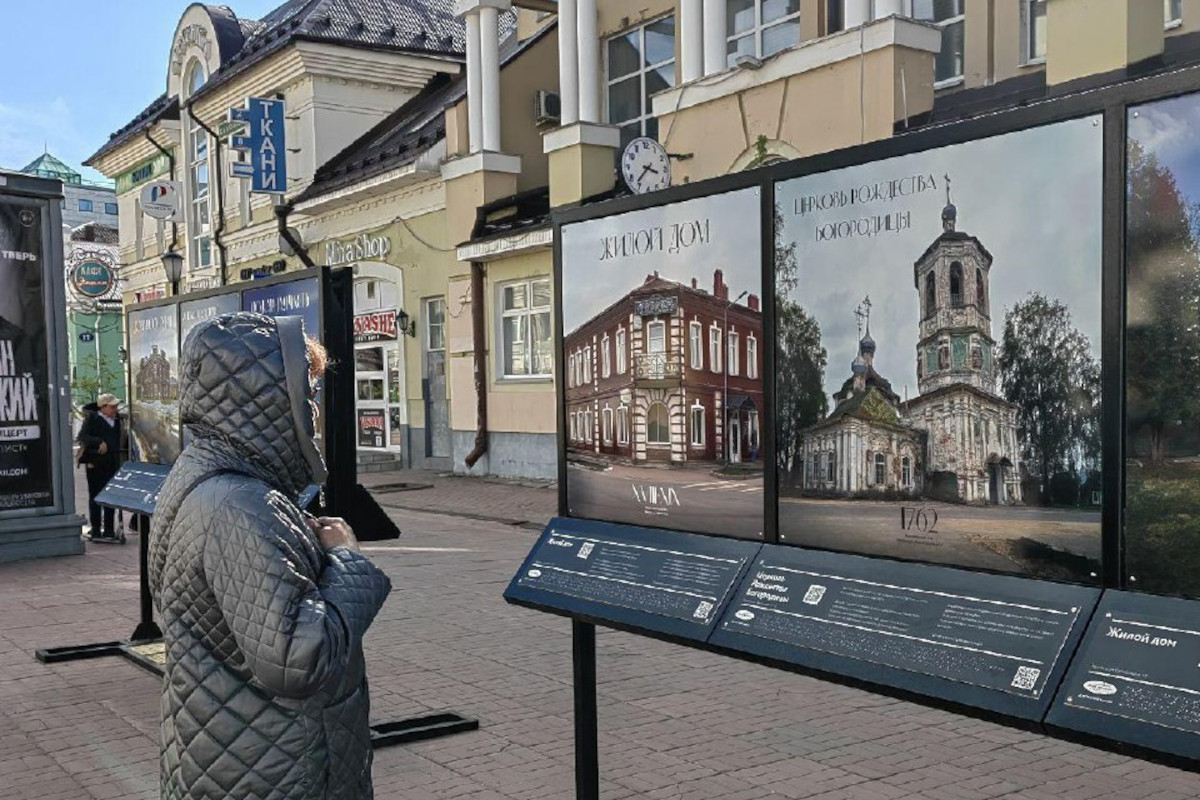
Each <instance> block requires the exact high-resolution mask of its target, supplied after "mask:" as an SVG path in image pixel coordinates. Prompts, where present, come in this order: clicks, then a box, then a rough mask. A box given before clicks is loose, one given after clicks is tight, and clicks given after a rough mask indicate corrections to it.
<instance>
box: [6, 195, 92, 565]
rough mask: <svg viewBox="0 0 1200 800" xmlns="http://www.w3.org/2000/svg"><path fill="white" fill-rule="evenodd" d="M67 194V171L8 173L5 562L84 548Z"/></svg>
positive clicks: (77, 551) (74, 551)
mask: <svg viewBox="0 0 1200 800" xmlns="http://www.w3.org/2000/svg"><path fill="white" fill-rule="evenodd" d="M61 197H62V188H61V184H59V182H58V181H49V180H44V179H40V178H33V177H27V176H19V175H12V174H8V173H0V562H3V561H16V560H20V559H25V558H37V557H44V556H53V555H66V554H74V553H82V552H83V541H82V539H81V538H80V533H81V531H82V525H83V520H82V519H81V518H80V517H78V516H76V514H75V493H74V484H73V482H72V473H71V467H72V459H71V435H70V428H69V421H68V407H69V403H70V385H69V378H68V371H69V368H68V365H67V342H66V300H65V296H64V286H63V252H62V238H61V234H60V233H59V231H60V230H61V229H62V220H61V217H60V209H59V200H60V198H61Z"/></svg>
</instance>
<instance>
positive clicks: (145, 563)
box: [129, 514, 162, 642]
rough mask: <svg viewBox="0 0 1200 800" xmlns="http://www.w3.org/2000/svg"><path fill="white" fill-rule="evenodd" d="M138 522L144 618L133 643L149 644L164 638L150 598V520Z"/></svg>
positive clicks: (139, 572)
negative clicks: (156, 620) (155, 618)
mask: <svg viewBox="0 0 1200 800" xmlns="http://www.w3.org/2000/svg"><path fill="white" fill-rule="evenodd" d="M136 518H137V520H138V583H139V584H140V586H139V593H140V595H141V605H142V609H141V610H142V618H141V621H140V622H138V625H137V627H136V628H134V629H133V635H132V636H130V637H129V641H131V642H149V641H153V640H155V639H161V638H162V630H161V629H160V628H159V627H158V623H156V622H155V621H154V598H153V597H151V596H150V518H149V517H147V516H145V515H141V514H139V515H137V517H136Z"/></svg>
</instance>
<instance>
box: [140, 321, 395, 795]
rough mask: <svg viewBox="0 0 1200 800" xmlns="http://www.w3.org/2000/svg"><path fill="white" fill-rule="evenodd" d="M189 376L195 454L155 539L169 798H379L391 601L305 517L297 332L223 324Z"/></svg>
mask: <svg viewBox="0 0 1200 800" xmlns="http://www.w3.org/2000/svg"><path fill="white" fill-rule="evenodd" d="M180 361H181V363H180V388H181V396H180V416H181V418H182V420H183V422H184V424H186V425H188V426H189V429H190V430H191V432H192V436H193V439H192V442H191V444H190V445H189V446H188V448H187V449H186V450H185V451H184V452H183V454H182V455H181V456H180V457H179V460H178V461H177V462H176V463H175V465H174V467H173V468H172V469H171V473H170V475H169V476H168V478H167V481H166V484H165V485H164V486H163V490H162V492H161V494H160V496H159V503H158V507H157V509H156V512H155V515H154V518H153V523H152V525H151V532H150V585H151V590H152V592H153V593H154V598H155V602H156V604H157V607H158V613H159V618H160V621H161V624H162V628H163V636H164V639H165V642H166V647H167V656H166V658H167V661H166V676H165V679H164V682H163V694H162V731H161V734H162V756H161V768H162V777H161V780H162V798H163V800H201V798H204V800H210V799H211V800H217V798H220V799H221V800H225V799H226V798H230V799H231V800H232V799H233V798H255V800H310V798H311V799H313V800H315V799H316V798H321V799H322V800H324V798H337V799H338V800H341V799H343V798H344V799H345V800H351V799H353V800H363V799H364V798H370V797H371V796H372V786H371V744H370V730H369V728H368V726H367V718H368V699H367V681H366V672H365V668H364V663H363V652H362V638H363V634H364V633H366V630H367V627H368V626H369V625H370V624H371V621H372V620H373V619H374V618H375V614H376V613H377V612H378V611H379V608H380V606H382V605H383V602H384V599H385V598H386V597H387V594H388V592H389V591H390V589H391V584H390V583H389V582H388V579H387V577H386V576H385V575H384V574H383V572H381V571H380V570H379V569H378V568H377V567H375V566H374V565H373V564H372V563H371V562H370V561H369V560H368V559H367V558H366V557H365V556H363V555H360V554H359V553H356V552H353V551H351V550H349V549H347V548H344V547H341V548H335V549H333V550H330V551H327V552H326V551H324V550H322V548H321V546H320V544H319V543H318V541H317V538H316V536H315V534H313V533H312V532H311V531H310V530H309V529H308V527H307V526H306V525H305V522H304V517H303V515H302V514H301V512H300V510H299V509H298V508H297V507H296V504H295V502H294V499H295V498H296V497H297V495H298V494H299V492H300V491H301V490H302V489H303V488H304V487H305V486H307V485H308V484H310V483H314V482H322V481H323V480H324V477H325V473H324V465H323V463H322V461H321V456H320V454H319V453H318V451H317V450H316V447H315V446H314V445H313V442H312V415H311V411H310V408H309V394H310V390H309V388H308V379H307V373H308V358H307V353H306V350H305V347H304V340H303V333H302V329H301V323H300V319H299V318H297V317H291V318H288V317H284V318H280V319H278V320H275V319H271V318H269V317H264V316H259V315H254V314H230V315H226V316H222V317H217V318H216V319H213V320H208V321H206V322H203V323H201V324H200V325H199V326H197V328H196V329H195V330H193V332H192V333H191V334H190V335H189V336H188V339H187V342H186V343H185V344H184V347H183V353H182V357H181V359H180Z"/></svg>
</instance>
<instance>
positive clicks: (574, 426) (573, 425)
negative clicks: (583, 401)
mask: <svg viewBox="0 0 1200 800" xmlns="http://www.w3.org/2000/svg"><path fill="white" fill-rule="evenodd" d="M570 429H571V441H573V442H575V441H579V422H578V420H576V419H575V412H574V411H572V412H571V414H570Z"/></svg>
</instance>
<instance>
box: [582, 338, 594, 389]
mask: <svg viewBox="0 0 1200 800" xmlns="http://www.w3.org/2000/svg"><path fill="white" fill-rule="evenodd" d="M583 382H584V383H591V382H592V348H591V347H585V348H583Z"/></svg>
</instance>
